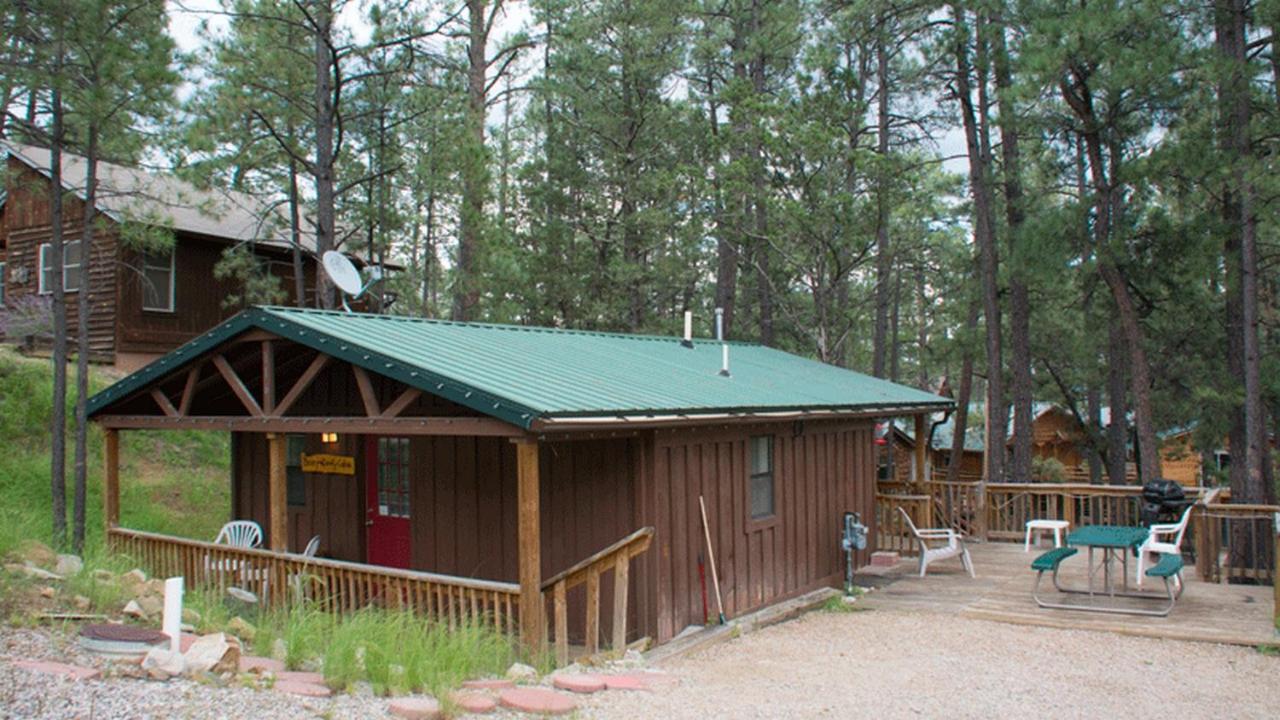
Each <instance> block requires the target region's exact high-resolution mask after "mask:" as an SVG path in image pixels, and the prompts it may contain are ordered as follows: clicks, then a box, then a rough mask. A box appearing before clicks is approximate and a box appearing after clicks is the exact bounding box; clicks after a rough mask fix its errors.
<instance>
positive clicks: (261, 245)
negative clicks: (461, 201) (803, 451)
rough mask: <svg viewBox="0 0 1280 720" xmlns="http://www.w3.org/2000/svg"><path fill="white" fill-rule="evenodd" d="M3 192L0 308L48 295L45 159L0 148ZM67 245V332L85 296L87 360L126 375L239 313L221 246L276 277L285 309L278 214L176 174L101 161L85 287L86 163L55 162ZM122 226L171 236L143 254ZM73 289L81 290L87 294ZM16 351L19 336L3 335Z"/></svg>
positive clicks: (290, 295) (310, 279)
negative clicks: (160, 249) (169, 243)
mask: <svg viewBox="0 0 1280 720" xmlns="http://www.w3.org/2000/svg"><path fill="white" fill-rule="evenodd" d="M0 152H3V153H4V155H5V164H6V177H5V180H6V182H5V191H4V192H3V193H0V298H2V299H3V301H4V303H5V304H6V305H7V306H13V305H14V304H17V303H22V302H24V301H27V300H28V299H29V298H33V297H34V298H39V297H46V298H47V297H48V292H49V290H48V287H49V285H50V283H51V276H52V272H53V268H52V267H50V262H49V259H50V258H51V255H50V251H49V249H48V248H49V245H48V243H49V242H50V240H51V227H52V226H51V224H50V209H49V197H50V195H49V187H50V177H49V151H48V150H47V149H44V148H38V147H33V146H28V145H21V144H17V143H13V142H0ZM62 166H63V167H62V170H63V179H64V185H65V187H66V188H68V190H69V192H68V193H67V194H66V195H65V197H66V201H65V203H64V212H65V218H66V219H65V221H64V223H63V227H64V231H65V238H66V241H67V243H68V246H67V249H66V257H65V262H64V266H65V268H64V273H63V278H64V280H65V282H66V285H67V287H68V290H69V292H68V294H67V315H68V323H69V332H70V333H72V334H73V335H72V336H73V337H74V333H75V332H76V322H77V320H76V313H77V304H78V303H79V302H80V299H81V297H82V296H83V294H84V293H86V292H87V293H88V297H89V298H90V302H91V303H92V307H91V309H90V314H89V325H90V328H89V342H90V346H91V348H92V359H93V360H94V361H95V362H101V363H110V364H115V365H116V366H118V367H120V368H121V369H124V370H135V369H137V368H139V367H141V366H142V365H145V364H146V363H147V362H150V361H151V360H154V359H156V358H158V357H159V356H160V355H163V354H164V353H166V352H168V351H169V350H172V349H174V348H175V347H177V346H179V345H181V344H182V343H184V342H187V341H188V340H190V339H192V338H193V337H195V336H196V335H199V334H200V333H202V332H204V331H205V330H208V329H209V328H211V327H213V326H214V325H217V324H218V323H219V322H221V321H222V320H225V319H226V318H227V317H229V316H230V315H232V314H233V313H234V312H235V311H236V310H237V309H238V308H232V307H228V306H227V305H226V304H225V300H226V299H227V298H228V297H232V296H235V295H237V294H240V293H241V290H242V289H241V287H240V285H239V281H237V280H235V279H232V278H222V279H220V278H216V277H214V274H213V268H214V265H216V264H217V263H218V261H219V260H220V259H221V258H222V255H223V252H224V251H226V250H227V249H228V248H230V247H233V246H236V245H240V244H246V245H247V246H248V247H249V248H250V250H251V252H252V253H253V254H254V256H255V257H256V258H257V259H258V260H259V261H260V262H261V263H262V264H263V265H264V266H265V267H266V269H267V270H268V272H270V273H271V274H272V275H273V276H275V277H277V278H278V279H279V282H280V288H281V290H283V291H284V293H285V295H284V297H285V301H286V302H290V303H292V302H293V300H294V286H295V284H294V270H293V261H292V252H291V245H290V243H289V240H288V238H287V236H286V234H285V230H286V229H287V225H286V224H285V217H284V216H283V213H282V211H281V210H279V209H278V208H272V207H270V206H269V205H267V204H266V203H264V202H263V201H262V200H260V199H258V198H256V197H254V196H252V195H248V194H246V193H239V192H231V191H221V190H201V189H198V188H196V187H195V186H194V185H191V184H190V183H187V182H184V181H182V180H179V179H177V178H175V177H172V176H168V175H163V174H159V173H151V172H146V171H142V170H138V169H135V168H129V167H125V166H121V165H116V164H112V163H107V162H100V163H99V169H98V173H99V180H98V200H97V203H96V205H97V210H98V218H99V220H101V221H103V222H102V224H101V225H100V229H99V230H98V231H97V232H96V233H95V235H94V241H93V251H92V255H91V258H92V261H91V263H90V270H89V277H88V279H87V282H85V281H84V280H83V278H82V275H83V273H82V265H81V263H80V262H79V260H80V248H79V237H80V235H81V228H82V225H83V218H84V210H83V207H84V205H83V198H84V177H85V172H86V163H85V161H84V159H83V158H81V157H79V156H76V155H72V154H64V155H63V161H62ZM122 223H139V224H142V225H158V226H163V227H166V228H168V229H169V230H170V231H171V232H172V235H173V239H174V244H173V247H172V250H170V251H169V252H165V253H147V252H142V251H140V250H137V249H133V248H130V247H127V246H126V243H125V242H124V241H123V240H122ZM303 245H304V248H305V249H306V251H307V254H308V259H307V260H306V262H305V265H304V268H305V269H304V272H305V274H306V279H305V284H306V287H307V288H308V291H309V292H314V287H315V264H314V263H313V262H312V261H311V260H310V259H309V258H310V256H311V255H312V254H313V248H314V237H313V236H311V235H306V236H304V238H303ZM81 285H85V287H84V288H82V287H81ZM9 339H10V340H11V341H15V342H22V341H23V339H22V338H9Z"/></svg>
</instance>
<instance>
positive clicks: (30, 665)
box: [10, 660, 102, 680]
mask: <svg viewBox="0 0 1280 720" xmlns="http://www.w3.org/2000/svg"><path fill="white" fill-rule="evenodd" d="M10 664H11V665H13V666H14V667H19V668H23V669H24V670H30V671H32V672H38V673H44V674H45V675H58V676H61V677H66V678H71V679H72V680H96V679H98V678H100V677H102V672H101V671H100V670H98V669H97V668H90V667H82V666H80V665H68V664H67V663H60V662H52V661H49V660H14V661H13V662H11V663H10Z"/></svg>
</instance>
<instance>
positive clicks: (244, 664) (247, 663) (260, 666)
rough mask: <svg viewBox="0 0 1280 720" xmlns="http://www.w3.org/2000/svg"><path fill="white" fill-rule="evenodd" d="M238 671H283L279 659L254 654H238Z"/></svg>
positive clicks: (282, 664)
mask: <svg viewBox="0 0 1280 720" xmlns="http://www.w3.org/2000/svg"><path fill="white" fill-rule="evenodd" d="M240 672H242V673H275V674H276V675H279V674H280V673H282V672H285V669H284V663H282V662H280V661H279V660H275V659H272V658H265V657H257V656H255V655H241V656H240Z"/></svg>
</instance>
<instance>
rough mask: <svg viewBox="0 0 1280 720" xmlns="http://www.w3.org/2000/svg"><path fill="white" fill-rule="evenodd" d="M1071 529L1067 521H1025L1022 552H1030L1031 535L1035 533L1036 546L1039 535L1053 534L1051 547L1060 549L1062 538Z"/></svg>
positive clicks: (1038, 542) (1038, 541)
mask: <svg viewBox="0 0 1280 720" xmlns="http://www.w3.org/2000/svg"><path fill="white" fill-rule="evenodd" d="M1070 528H1071V522H1070V521H1068V520H1028V521H1027V539H1026V541H1025V542H1024V543H1023V545H1022V551H1023V552H1031V535H1032V533H1035V538H1036V544H1037V545H1039V544H1040V534H1041V533H1043V532H1050V531H1052V532H1053V546H1054V547H1056V548H1060V547H1062V536H1063V535H1066V534H1067V530H1069V529H1070Z"/></svg>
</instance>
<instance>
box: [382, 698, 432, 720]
mask: <svg viewBox="0 0 1280 720" xmlns="http://www.w3.org/2000/svg"><path fill="white" fill-rule="evenodd" d="M387 709H388V710H390V711H391V714H392V715H395V716H396V717H402V718H408V719H409V720H436V719H437V718H439V717H441V715H440V703H438V702H436V699H435V698H431V697H407V698H400V699H398V700H392V701H391V704H390V705H388V706H387Z"/></svg>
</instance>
